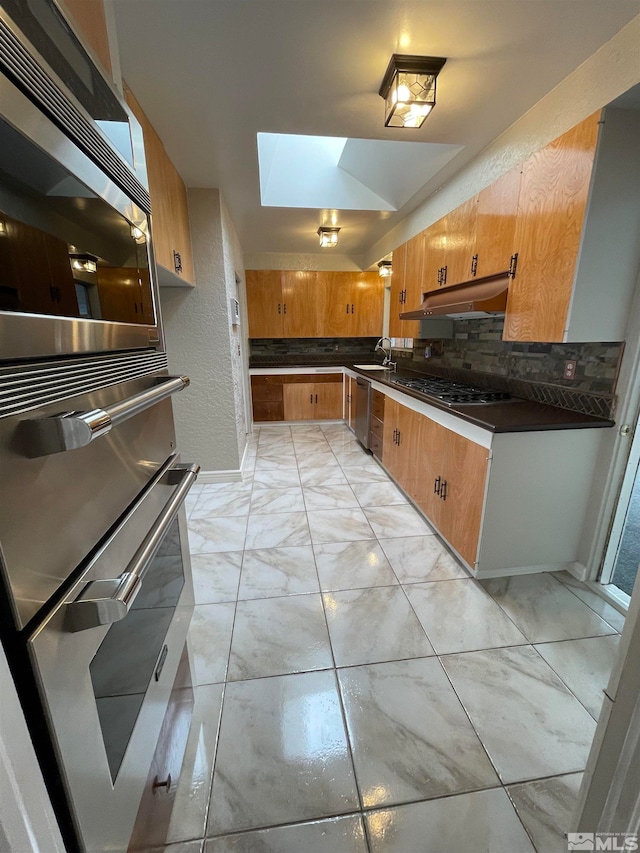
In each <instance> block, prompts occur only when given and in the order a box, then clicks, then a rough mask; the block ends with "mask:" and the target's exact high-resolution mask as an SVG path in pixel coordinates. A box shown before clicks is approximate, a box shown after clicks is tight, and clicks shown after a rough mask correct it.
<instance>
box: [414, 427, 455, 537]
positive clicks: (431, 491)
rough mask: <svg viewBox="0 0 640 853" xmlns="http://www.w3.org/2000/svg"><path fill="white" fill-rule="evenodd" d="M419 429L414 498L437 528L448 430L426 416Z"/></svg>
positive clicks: (438, 525)
mask: <svg viewBox="0 0 640 853" xmlns="http://www.w3.org/2000/svg"><path fill="white" fill-rule="evenodd" d="M421 430H422V432H421V447H422V453H421V457H420V459H421V469H420V474H421V476H420V480H419V482H418V484H417V487H416V494H415V497H414V500H415V501H416V503H417V504H418V506H419V507H420V509H421V510H422V511H423V512H424V514H425V515H426V516H427V518H428V519H429V521H431V522H432V524H433V525H434V527H436V528H438V529H439V527H440V515H441V511H442V500H441V499H440V494H439V493H440V489H441V484H442V479H443V470H444V454H445V444H446V439H447V436H448V434H449V430H447V429H445V428H444V427H441V426H440V424H438V423H436V422H435V421H432V420H431V418H427V417H425V418H423V421H422V425H421Z"/></svg>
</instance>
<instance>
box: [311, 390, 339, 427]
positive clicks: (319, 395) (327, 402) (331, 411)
mask: <svg viewBox="0 0 640 853" xmlns="http://www.w3.org/2000/svg"><path fill="white" fill-rule="evenodd" d="M313 401H314V413H313V417H314V418H315V419H316V420H336V419H339V418H341V417H342V415H343V409H342V382H324V383H317V384H316V383H314V385H313Z"/></svg>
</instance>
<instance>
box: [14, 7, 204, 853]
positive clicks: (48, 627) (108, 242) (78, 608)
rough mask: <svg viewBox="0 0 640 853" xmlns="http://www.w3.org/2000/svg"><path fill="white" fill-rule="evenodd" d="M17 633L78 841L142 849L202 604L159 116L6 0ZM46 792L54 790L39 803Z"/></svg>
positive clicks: (48, 22)
mask: <svg viewBox="0 0 640 853" xmlns="http://www.w3.org/2000/svg"><path fill="white" fill-rule="evenodd" d="M0 71H1V73H0V587H1V588H0V626H1V627H0V631H1V639H2V643H3V645H4V647H5V650H6V654H7V658H8V660H9V663H10V666H11V669H12V674H13V677H14V679H15V682H16V686H17V688H18V692H19V695H20V697H21V701H22V705H23V709H24V712H25V716H26V719H27V723H28V725H29V728H30V732H31V736H32V739H33V741H34V745H35V747H36V751H37V754H38V757H39V760H40V763H41V766H42V769H43V774H44V778H45V782H46V784H47V787H48V790H49V793H50V795H51V798H52V802H53V804H54V808H55V810H56V813H57V816H58V819H59V822H60V825H61V829H62V831H63V835H64V838H65V843H66V846H67V848H68V849H69V850H70V851H74V850H78V851H88V853H102V851H124V850H126V848H127V844H128V839H129V836H130V834H131V830H132V827H133V825H134V822H135V818H136V812H137V808H138V803H139V801H140V797H141V794H142V791H143V787H144V783H145V780H146V778H147V773H148V771H149V766H150V763H151V759H152V756H153V753H154V749H155V747H156V741H157V739H158V734H159V732H160V729H161V725H162V722H163V718H164V715H165V711H166V708H167V704H168V701H169V696H170V692H171V688H172V685H173V682H174V678H175V675H176V672H177V669H178V664H179V661H180V658H181V655H182V651H183V648H184V644H185V640H186V634H187V628H188V625H189V621H190V618H191V613H192V609H193V590H192V586H191V580H190V568H189V554H188V547H187V536H186V521H185V514H184V510H183V508H182V507H183V503H184V499H185V497H186V495H187V492H188V491H189V488H190V486H191V485H192V483H193V482H194V480H195V478H196V476H197V470H198V469H197V466H196V465H194V464H188V463H185V462H184V461H182V460H181V459H180V457H179V455H178V449H177V448H176V441H175V432H174V424H173V414H172V403H171V396H172V395H173V394H174V393H176V392H178V391H181V390H183V389H184V388H185V387H186V386H187V385H188V379H187V378H186V377H183V376H169V375H168V370H167V359H166V354H165V353H164V351H163V344H162V331H161V324H160V319H159V313H158V304H157V293H156V288H155V283H154V268H153V257H152V252H151V228H150V215H149V214H150V204H149V197H148V193H147V190H146V188H145V186H144V183H143V182H144V180H145V171H144V160H143V152H142V149H141V147H140V135H139V128H136V125H135V123H134V122H133V121H132V120H131V117H130V115H129V114H128V112H127V110H126V107H125V106H124V105H123V104H122V103H121V101H120V99H119V98H118V96H117V93H116V92H115V91H114V90H113V89H112V88H111V87H110V84H109V83H108V81H106V80H105V79H104V78H103V77H102V76H101V75H100V72H98V71H97V69H96V68H95V66H94V65H93V64H92V62H91V60H90V58H89V56H88V55H87V54H86V52H85V51H84V49H83V48H82V45H81V44H80V42H79V41H78V40H77V39H76V37H75V34H74V33H73V30H72V29H71V28H70V27H69V26H68V25H67V24H66V22H65V20H64V18H63V17H62V15H61V14H60V12H59V10H58V8H57V6H56V5H55V3H53V2H52V0H28V2H24V0H20V2H17V0H3V2H2V5H1V6H0ZM31 805H32V806H33V807H35V808H37V804H31Z"/></svg>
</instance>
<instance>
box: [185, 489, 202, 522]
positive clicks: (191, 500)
mask: <svg viewBox="0 0 640 853" xmlns="http://www.w3.org/2000/svg"><path fill="white" fill-rule="evenodd" d="M199 497H200V493H198V494H197V495H187V498H186V500H185V502H184V508H185V512H186V513H187V518H189V516H190V515H191V513H192V512H193V510H194V509H195V506H196V504H197V503H198V498H199Z"/></svg>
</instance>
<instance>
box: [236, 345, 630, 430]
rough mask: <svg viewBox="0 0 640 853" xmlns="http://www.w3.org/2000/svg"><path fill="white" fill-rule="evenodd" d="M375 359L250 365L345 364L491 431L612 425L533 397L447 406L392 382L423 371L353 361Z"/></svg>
mask: <svg viewBox="0 0 640 853" xmlns="http://www.w3.org/2000/svg"><path fill="white" fill-rule="evenodd" d="M376 361H377V359H376V358H371V356H357V357H355V358H354V356H353V355H352V354H351V355H350V354H349V353H340V354H339V353H336V354H335V356H334V355H331V354H326V355H324V354H323V355H321V356H318V355H315V356H299V355H298V356H296V355H292V356H278V357H277V361H276V360H275V358H274V357H271V358H259V357H258V358H252V359H251V362H250V368H254V367H261V368H273V369H274V370H277V369H278V368H279V367H348V368H350V369H351V370H353V371H354V372H355V373H358V374H360V375H361V376H366V377H367V379H372V380H375V381H376V382H379V383H380V384H381V385H388V386H389V387H390V388H395V390H396V391H400V392H401V393H403V394H406V395H407V396H408V397H413V398H414V399H416V400H420V401H422V402H423V403H428V404H429V405H430V406H433V407H434V408H436V409H442V411H445V412H451V413H452V414H454V415H456V416H457V417H460V418H463V420H465V421H468V422H469V423H472V424H476V426H479V427H482V429H486V430H489V431H491V432H496V433H497V432H537V431H541V430H553V429H594V428H605V427H612V426H614V425H615V424H614V421H611V420H608V419H606V418H600V417H595V416H593V415H583V414H581V413H580V412H573V411H571V410H570V409H561V408H559V407H558V406H549V405H546V404H545V403H537V402H535V401H534V400H524V399H523V400H521V399H517V401H509V402H505V403H491V404H488V405H478V404H474V405H467V406H446V405H444V404H443V403H440V402H438V400H435V399H434V398H433V397H427V396H425V395H424V394H420V393H419V392H418V391H413V390H412V389H411V388H405V387H404V386H402V385H397V384H396V383H394V382H393V377H395V376H404V377H418V376H424V375H425V374H424V373H417V372H413V371H408V370H398V372H397V373H392V372H390V371H388V370H384V371H383V370H360V369H358V368H356V367H354V363H355V364H362V363H364V364H373V363H375V362H376Z"/></svg>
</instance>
